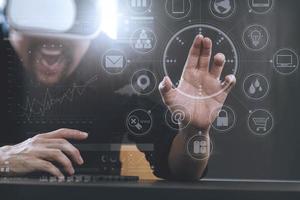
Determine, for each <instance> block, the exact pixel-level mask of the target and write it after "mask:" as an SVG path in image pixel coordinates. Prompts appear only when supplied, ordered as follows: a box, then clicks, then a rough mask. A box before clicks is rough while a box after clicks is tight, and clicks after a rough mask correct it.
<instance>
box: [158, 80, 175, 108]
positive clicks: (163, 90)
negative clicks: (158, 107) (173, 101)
mask: <svg viewBox="0 0 300 200" xmlns="http://www.w3.org/2000/svg"><path fill="white" fill-rule="evenodd" d="M172 90H173V88H172V81H171V79H170V78H169V77H168V76H166V77H165V78H164V79H163V81H162V82H161V83H160V84H159V92H160V95H161V97H162V99H163V101H164V103H165V104H167V103H168V102H167V94H168V93H170V92H171V91H172Z"/></svg>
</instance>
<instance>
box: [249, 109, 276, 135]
mask: <svg viewBox="0 0 300 200" xmlns="http://www.w3.org/2000/svg"><path fill="white" fill-rule="evenodd" d="M273 126H274V118H273V116H272V114H271V113H270V112H269V111H267V110H265V109H257V110H254V111H252V112H250V115H249V117H248V127H249V130H250V131H251V132H252V133H253V134H254V135H257V136H265V135H267V134H268V133H270V132H271V131H272V129H273Z"/></svg>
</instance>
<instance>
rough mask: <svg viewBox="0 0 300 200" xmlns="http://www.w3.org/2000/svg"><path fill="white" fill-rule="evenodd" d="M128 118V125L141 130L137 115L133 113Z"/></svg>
mask: <svg viewBox="0 0 300 200" xmlns="http://www.w3.org/2000/svg"><path fill="white" fill-rule="evenodd" d="M128 120H129V125H130V126H131V127H135V128H137V129H138V130H141V129H142V128H143V127H142V125H141V124H140V119H139V118H138V117H137V116H134V115H133V116H130V118H129V119H128Z"/></svg>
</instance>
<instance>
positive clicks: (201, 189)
mask: <svg viewBox="0 0 300 200" xmlns="http://www.w3.org/2000/svg"><path fill="white" fill-rule="evenodd" d="M3 195H4V196H5V197H10V198H9V199H21V198H22V199H30V200H33V199H39V200H40V199H42V200H46V199H51V200H53V199H62V198H64V199H72V200H75V199H86V198H88V199H102V198H100V197H103V199H107V198H109V199H120V198H124V197H126V199H143V200H144V199H172V200H174V199H186V198H189V199H196V198H197V199H199V198H200V197H201V198H203V199H222V200H226V199H230V200H233V199H239V200H241V199H242V200H245V199H246V200H248V199H249V200H250V199H251V200H252V199H253V200H257V199H264V200H269V199H270V200H277V199H280V200H284V199H289V200H291V199H297V200H299V199H300V181H299V182H298V181H268V180H265V181H263V180H262V181H252V180H222V179H215V180H213V179H210V180H208V179H204V180H202V181H200V182H169V181H139V182H107V181H105V182H99V183H84V184H83V183H72V184H69V183H42V182H38V181H32V180H22V181H1V182H0V196H2V197H3ZM1 199H2V198H1Z"/></svg>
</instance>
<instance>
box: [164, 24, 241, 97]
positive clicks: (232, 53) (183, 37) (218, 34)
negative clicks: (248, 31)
mask: <svg viewBox="0 0 300 200" xmlns="http://www.w3.org/2000/svg"><path fill="white" fill-rule="evenodd" d="M199 34H202V35H204V36H206V37H210V38H211V40H212V42H213V52H212V55H216V54H217V53H223V54H224V55H225V56H226V63H225V67H224V70H223V73H222V76H221V79H222V80H223V79H224V77H225V76H226V75H229V74H234V75H236V74H237V71H238V53H237V49H236V47H235V45H234V43H233V42H232V40H231V39H230V38H229V36H227V34H225V33H224V32H223V31H221V30H220V29H218V28H216V27H214V26H211V25H206V24H195V25H191V26H187V27H185V28H183V29H181V30H180V31H178V32H177V33H176V34H175V35H173V37H172V38H171V39H170V40H169V42H168V44H167V46H166V48H165V50H164V55H163V67H164V72H165V75H166V76H169V77H170V78H171V80H172V82H173V86H174V87H176V86H178V84H179V82H180V80H181V75H182V71H183V68H184V66H185V62H186V58H187V56H188V52H189V49H190V47H191V45H192V43H193V41H194V38H195V37H196V36H197V35H199ZM212 57H213V56H212ZM225 89H226V88H225ZM225 89H223V90H220V91H217V92H215V93H213V94H210V95H206V96H195V95H190V94H187V93H185V92H183V91H180V90H178V91H179V92H180V93H181V94H183V95H185V96H186V97H189V98H192V99H208V98H212V97H215V96H218V95H219V94H221V93H222V92H223V91H224V90H225Z"/></svg>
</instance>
